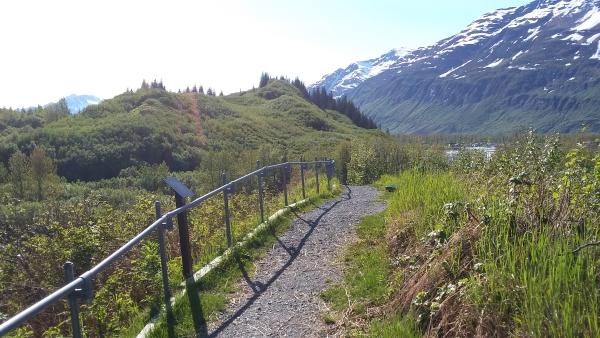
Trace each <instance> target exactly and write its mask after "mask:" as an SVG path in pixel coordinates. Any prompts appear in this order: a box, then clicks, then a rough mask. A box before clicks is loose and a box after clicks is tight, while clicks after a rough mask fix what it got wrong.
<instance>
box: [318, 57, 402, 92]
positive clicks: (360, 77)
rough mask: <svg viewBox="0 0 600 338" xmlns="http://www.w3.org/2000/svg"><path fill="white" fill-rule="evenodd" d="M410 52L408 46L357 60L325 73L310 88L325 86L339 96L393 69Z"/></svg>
mask: <svg viewBox="0 0 600 338" xmlns="http://www.w3.org/2000/svg"><path fill="white" fill-rule="evenodd" d="M409 52H410V50H409V49H406V48H396V49H392V50H391V51H389V52H387V53H386V54H383V55H382V56H380V57H378V58H376V59H370V60H365V61H358V62H355V63H353V64H351V65H349V66H348V67H346V68H345V69H341V68H340V69H338V70H336V71H335V72H334V73H332V74H328V75H325V76H324V77H323V78H321V80H319V81H318V82H316V83H314V84H313V85H311V86H310V87H309V89H315V88H319V87H325V88H327V89H328V90H329V91H331V92H332V93H333V95H334V96H335V97H339V96H341V95H342V93H344V92H345V91H347V90H349V89H352V88H356V87H357V86H358V85H359V84H361V83H362V82H364V81H365V80H367V79H369V78H372V77H374V76H377V75H379V74H381V73H382V72H384V71H386V70H389V69H391V68H392V67H393V66H394V64H396V63H397V62H398V61H399V60H401V59H402V58H404V57H405V56H406V55H407V54H408V53H409Z"/></svg>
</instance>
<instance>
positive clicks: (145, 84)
mask: <svg viewBox="0 0 600 338" xmlns="http://www.w3.org/2000/svg"><path fill="white" fill-rule="evenodd" d="M148 88H150V86H148V83H147V82H146V80H142V89H148Z"/></svg>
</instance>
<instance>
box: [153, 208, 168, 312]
mask: <svg viewBox="0 0 600 338" xmlns="http://www.w3.org/2000/svg"><path fill="white" fill-rule="evenodd" d="M154 209H155V210H156V219H159V218H160V216H161V211H160V201H156V202H154ZM165 227H166V224H161V225H160V226H159V227H158V253H159V254H160V268H161V274H162V284H163V293H164V301H165V309H166V310H167V316H170V315H171V290H170V289H169V270H168V268H167V250H166V245H165V230H166V229H165Z"/></svg>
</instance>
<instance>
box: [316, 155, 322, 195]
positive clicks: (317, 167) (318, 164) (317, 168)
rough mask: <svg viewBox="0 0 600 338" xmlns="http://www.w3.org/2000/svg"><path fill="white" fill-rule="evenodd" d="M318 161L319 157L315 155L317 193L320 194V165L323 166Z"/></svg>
mask: <svg viewBox="0 0 600 338" xmlns="http://www.w3.org/2000/svg"><path fill="white" fill-rule="evenodd" d="M318 161H319V159H318V158H316V157H315V177H316V178H317V195H318V194H319V167H320V166H321V165H320V163H319V162H318Z"/></svg>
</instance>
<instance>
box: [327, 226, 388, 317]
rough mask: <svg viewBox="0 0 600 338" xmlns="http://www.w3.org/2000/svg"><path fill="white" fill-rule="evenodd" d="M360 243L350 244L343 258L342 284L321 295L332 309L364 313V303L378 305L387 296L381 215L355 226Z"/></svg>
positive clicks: (386, 274) (385, 258) (386, 265)
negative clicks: (344, 267) (352, 309)
mask: <svg viewBox="0 0 600 338" xmlns="http://www.w3.org/2000/svg"><path fill="white" fill-rule="evenodd" d="M357 231H358V236H359V238H360V240H359V241H358V242H357V243H354V244H353V245H351V246H350V247H349V248H348V249H347V252H346V253H345V255H344V263H345V265H346V272H345V274H344V275H345V278H344V281H343V283H341V284H338V285H335V286H334V287H331V288H329V289H327V290H326V291H324V292H323V293H322V297H323V299H325V300H326V301H328V302H330V303H331V305H332V307H333V308H334V309H335V310H338V311H340V310H345V309H346V308H348V306H349V304H350V306H352V307H353V308H354V310H355V311H357V312H362V311H364V309H365V308H364V306H365V303H373V304H381V303H382V302H384V301H385V300H386V299H387V298H388V295H389V288H388V276H389V274H390V267H389V263H388V258H387V255H386V252H385V251H386V250H385V245H384V244H385V243H382V242H381V240H380V239H381V238H382V236H384V235H385V221H384V217H383V214H377V215H372V216H367V217H365V218H364V219H363V220H362V221H361V223H360V224H359V225H358V230H357Z"/></svg>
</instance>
